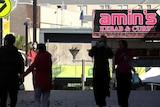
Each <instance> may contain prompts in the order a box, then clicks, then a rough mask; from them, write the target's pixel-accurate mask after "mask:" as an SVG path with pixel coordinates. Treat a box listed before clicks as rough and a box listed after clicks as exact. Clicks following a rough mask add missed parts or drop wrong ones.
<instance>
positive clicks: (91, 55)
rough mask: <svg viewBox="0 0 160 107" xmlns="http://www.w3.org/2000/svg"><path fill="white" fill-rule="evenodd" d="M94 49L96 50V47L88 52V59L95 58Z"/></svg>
mask: <svg viewBox="0 0 160 107" xmlns="http://www.w3.org/2000/svg"><path fill="white" fill-rule="evenodd" d="M96 49H97V47H96V46H93V47H92V49H91V50H89V53H88V55H89V56H90V57H93V56H95V52H96Z"/></svg>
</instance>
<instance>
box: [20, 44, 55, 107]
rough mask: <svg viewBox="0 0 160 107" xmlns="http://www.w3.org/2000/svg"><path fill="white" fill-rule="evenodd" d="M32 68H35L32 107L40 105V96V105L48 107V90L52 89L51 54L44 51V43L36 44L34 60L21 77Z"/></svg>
mask: <svg viewBox="0 0 160 107" xmlns="http://www.w3.org/2000/svg"><path fill="white" fill-rule="evenodd" d="M33 69H35V89H34V96H35V97H34V98H35V106H34V107H40V104H41V96H42V107H49V98H50V90H51V89H52V59H51V54H50V53H49V52H47V51H46V46H45V44H38V46H37V56H36V58H35V60H34V62H33V63H32V64H31V65H30V66H29V68H28V69H27V70H26V72H24V73H23V74H22V75H21V77H22V78H23V76H26V75H27V74H29V73H30V72H32V71H33Z"/></svg>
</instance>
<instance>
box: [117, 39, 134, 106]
mask: <svg viewBox="0 0 160 107" xmlns="http://www.w3.org/2000/svg"><path fill="white" fill-rule="evenodd" d="M118 43H119V48H118V49H117V51H116V53H115V64H116V65H117V67H116V68H115V71H116V80H117V97H118V104H119V105H120V107H128V106H129V104H128V99H129V95H130V90H131V86H132V82H131V79H132V72H131V71H132V66H131V60H132V54H131V51H130V50H129V49H128V43H127V41H126V40H120V41H119V42H118Z"/></svg>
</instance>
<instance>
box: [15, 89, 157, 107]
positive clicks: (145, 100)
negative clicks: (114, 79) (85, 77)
mask: <svg viewBox="0 0 160 107" xmlns="http://www.w3.org/2000/svg"><path fill="white" fill-rule="evenodd" d="M106 100H107V103H108V106H107V107H119V106H118V103H117V96H116V91H115V90H112V91H111V97H110V98H107V99H106ZM129 105H130V106H129V107H160V91H148V90H147V91H145V90H137V91H136V90H133V91H132V92H131V95H130V99H129ZM17 107H34V92H33V91H19V99H18V103H17ZM50 107H97V106H96V104H95V100H94V96H93V91H81V90H52V91H51V97H50Z"/></svg>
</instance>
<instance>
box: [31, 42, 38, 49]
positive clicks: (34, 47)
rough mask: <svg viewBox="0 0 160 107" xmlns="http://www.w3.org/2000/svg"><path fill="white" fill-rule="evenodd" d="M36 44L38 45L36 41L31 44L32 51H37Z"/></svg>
mask: <svg viewBox="0 0 160 107" xmlns="http://www.w3.org/2000/svg"><path fill="white" fill-rule="evenodd" d="M37 44H38V43H37V41H34V42H33V43H32V48H33V49H37Z"/></svg>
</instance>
